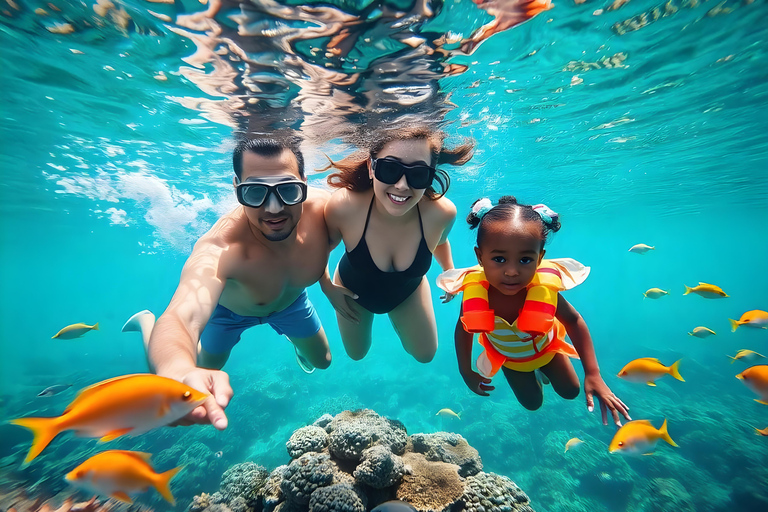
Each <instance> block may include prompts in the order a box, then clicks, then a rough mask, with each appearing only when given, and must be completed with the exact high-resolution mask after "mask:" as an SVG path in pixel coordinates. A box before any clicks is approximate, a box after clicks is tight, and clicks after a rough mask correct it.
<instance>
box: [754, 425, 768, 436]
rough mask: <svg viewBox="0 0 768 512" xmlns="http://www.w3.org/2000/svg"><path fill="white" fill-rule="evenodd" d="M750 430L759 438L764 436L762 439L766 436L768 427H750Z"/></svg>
mask: <svg viewBox="0 0 768 512" xmlns="http://www.w3.org/2000/svg"><path fill="white" fill-rule="evenodd" d="M752 428H754V429H755V434H757V435H759V436H764V437H765V436H768V427H765V428H757V427H752Z"/></svg>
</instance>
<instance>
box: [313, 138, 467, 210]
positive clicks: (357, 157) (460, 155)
mask: <svg viewBox="0 0 768 512" xmlns="http://www.w3.org/2000/svg"><path fill="white" fill-rule="evenodd" d="M445 137H446V134H445V132H443V131H441V130H433V129H430V128H427V127H421V126H417V127H409V128H400V129H390V130H385V131H379V132H375V133H374V134H373V135H372V136H371V140H370V142H369V143H368V148H367V149H361V150H358V151H356V152H354V153H352V154H351V155H349V156H348V157H346V158H343V159H341V160H339V161H337V162H334V161H333V160H331V163H330V165H328V167H326V168H325V169H321V171H325V170H327V169H330V168H334V169H337V170H338V172H334V173H333V174H331V175H329V176H328V185H330V186H331V187H334V188H346V189H348V190H352V191H353V192H364V191H366V190H369V189H370V188H372V187H373V184H372V183H371V180H370V179H369V178H368V159H369V158H371V157H374V156H375V155H376V154H378V153H379V152H380V151H381V150H382V149H383V148H384V146H386V145H387V144H388V143H390V142H392V141H396V140H413V139H417V140H426V141H427V142H428V144H429V150H430V153H431V154H432V157H431V162H430V163H429V164H430V165H432V166H434V167H437V166H439V165H442V164H449V165H464V164H465V163H467V162H468V161H469V159H470V158H472V154H473V153H474V150H475V143H474V141H472V140H467V141H465V142H464V143H463V144H460V145H458V146H456V147H454V148H446V147H444V146H443V141H444V140H445ZM329 160H330V158H329ZM450 184H451V178H450V176H448V173H446V172H445V171H444V170H442V169H438V171H437V173H436V174H435V179H434V181H433V182H432V184H431V185H430V186H429V187H428V188H427V190H426V191H425V192H424V195H425V196H427V198H429V199H432V200H434V199H439V198H441V197H443V196H444V195H445V193H446V192H447V191H448V187H449V186H450Z"/></svg>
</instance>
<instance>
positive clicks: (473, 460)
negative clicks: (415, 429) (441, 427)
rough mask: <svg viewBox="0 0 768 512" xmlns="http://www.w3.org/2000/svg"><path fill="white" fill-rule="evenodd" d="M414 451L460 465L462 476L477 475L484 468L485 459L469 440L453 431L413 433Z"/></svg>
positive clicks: (427, 456)
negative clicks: (470, 444) (481, 457)
mask: <svg viewBox="0 0 768 512" xmlns="http://www.w3.org/2000/svg"><path fill="white" fill-rule="evenodd" d="M411 443H412V444H413V451H414V452H417V453H423V454H424V456H425V457H426V458H427V460H439V461H441V462H447V463H449V464H456V465H457V466H459V467H460V469H459V474H460V475H461V476H470V475H475V474H477V473H479V472H480V471H482V470H483V461H482V460H481V459H480V454H478V453H477V450H475V449H474V448H472V447H471V446H469V443H467V440H466V439H464V438H463V437H461V436H460V435H459V434H454V433H452V432H437V433H435V434H413V435H412V436H411Z"/></svg>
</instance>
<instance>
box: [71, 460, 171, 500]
mask: <svg viewBox="0 0 768 512" xmlns="http://www.w3.org/2000/svg"><path fill="white" fill-rule="evenodd" d="M151 456H152V455H150V454H149V453H142V452H131V451H126V450H108V451H106V452H101V453H98V454H96V455H94V456H93V457H91V458H90V459H88V460H86V461H85V462H83V463H82V464H80V465H79V466H77V467H76V468H75V469H73V470H72V471H70V472H69V473H67V475H66V476H65V477H64V478H65V479H66V480H67V481H68V482H70V483H71V484H73V485H75V486H77V487H81V488H83V489H85V490H87V491H89V492H93V493H96V494H101V495H103V496H109V497H110V498H114V499H116V500H119V501H122V502H125V503H133V500H131V497H130V496H128V493H135V492H144V491H146V490H147V489H148V488H149V487H154V488H155V489H157V492H159V493H160V495H161V496H162V497H163V498H165V500H166V501H168V502H169V503H170V504H171V505H175V504H176V500H174V499H173V494H171V488H170V482H171V479H172V478H173V477H174V476H176V473H178V472H179V471H181V469H182V468H181V467H178V468H174V469H171V470H169V471H166V472H165V473H155V470H154V468H153V467H152V466H151V465H150V464H149V459H150V457H151Z"/></svg>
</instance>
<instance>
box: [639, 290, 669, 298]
mask: <svg viewBox="0 0 768 512" xmlns="http://www.w3.org/2000/svg"><path fill="white" fill-rule="evenodd" d="M665 295H669V292H665V291H664V290H662V289H661V288H650V289H648V290H647V291H646V292H645V293H644V294H643V296H644V297H648V298H649V299H658V298H659V297H663V296H665Z"/></svg>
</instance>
